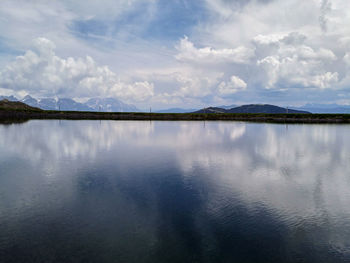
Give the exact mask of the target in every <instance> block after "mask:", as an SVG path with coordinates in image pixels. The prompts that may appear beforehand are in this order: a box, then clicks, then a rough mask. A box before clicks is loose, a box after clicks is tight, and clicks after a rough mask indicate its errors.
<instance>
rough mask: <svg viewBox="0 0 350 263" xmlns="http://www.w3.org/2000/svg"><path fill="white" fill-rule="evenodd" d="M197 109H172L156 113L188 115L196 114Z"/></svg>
mask: <svg viewBox="0 0 350 263" xmlns="http://www.w3.org/2000/svg"><path fill="white" fill-rule="evenodd" d="M194 111H196V109H182V108H171V109H166V110H159V111H155V112H156V113H188V112H194Z"/></svg>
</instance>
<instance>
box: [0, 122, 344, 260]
mask: <svg viewBox="0 0 350 263" xmlns="http://www.w3.org/2000/svg"><path fill="white" fill-rule="evenodd" d="M349 171H350V126H341V125H289V126H288V127H286V126H284V125H274V124H253V123H239V122H147V121H145V122H136V121H121V122H117V121H101V122H99V121H30V122H27V123H25V124H22V125H6V126H5V125H2V126H0V174H1V175H0V234H1V233H2V235H1V236H3V238H0V248H1V247H3V248H5V249H3V250H4V251H5V252H6V253H8V254H11V253H14V252H16V251H17V250H16V246H14V244H13V242H15V241H13V240H19V241H18V242H19V244H17V245H18V246H17V247H19V248H21V250H22V252H23V247H22V246H24V245H23V244H26V243H25V241H26V240H27V241H28V242H29V241H30V240H32V239H33V236H35V235H42V236H41V238H42V240H45V242H44V241H43V244H46V245H47V246H49V247H51V246H55V244H57V243H60V242H62V243H64V242H67V241H66V239H67V238H69V239H70V242H68V244H69V246H68V244H66V245H65V246H63V247H62V248H60V249H61V250H62V253H77V252H72V251H73V248H75V249H76V246H78V244H81V245H82V246H83V247H84V253H85V254H86V255H89V257H92V258H94V255H92V254H91V253H93V252H92V251H97V252H98V251H100V252H101V251H103V253H104V254H105V261H108V259H109V258H119V259H123V257H124V259H127V260H129V261H131V262H132V261H135V262H136V261H138V260H137V258H138V257H139V256H141V257H143V258H144V257H145V255H146V256H147V257H146V258H149V260H150V261H157V260H159V262H161V261H169V259H171V260H173V262H177V260H179V261H183V258H182V257H186V259H188V260H189V261H191V260H192V261H195V260H202V259H203V258H209V259H212V260H208V262H210V261H215V259H216V260H217V259H218V258H220V259H226V260H227V261H230V260H231V261H232V260H245V259H249V260H254V261H255V262H265V261H261V260H260V259H261V258H266V257H267V258H270V261H268V262H279V260H280V259H281V258H279V256H281V255H284V256H286V255H287V256H290V257H291V259H287V261H286V262H295V261H293V260H292V258H294V259H295V258H298V257H301V258H304V259H305V262H313V261H314V260H316V259H317V260H319V259H324V262H346V260H345V259H346V257H349V256H350V249H349V246H350V241H349V240H350V223H349V222H350V206H349V204H350V177H349ZM92 211H93V212H92ZM29 223H30V224H31V227H28V224H29ZM60 228H62V229H64V230H65V231H63V232H62V233H60V231H59V229H60ZM79 229H80V230H79ZM101 233H104V234H103V235H102V234H101ZM73 236H74V238H72V237H73ZM16 238H17V239H16ZM11 240H12V241H11ZM82 240H84V241H82ZM50 242H51V243H50ZM39 243H40V242H39ZM33 246H34V245H33ZM108 246H109V249H108ZM272 246H273V247H274V249H273V251H274V252H271V251H270V250H271V247H272ZM29 247H30V246H29ZM38 247H39V248H38ZM38 247H35V248H33V247H31V251H36V250H40V246H39V245H38ZM10 248H11V249H12V250H11V249H10ZM19 248H18V249H19ZM42 249H43V251H46V252H45V253H46V254H47V255H49V256H52V251H51V252H50V250H47V247H46V250H45V248H44V247H43V248H42ZM60 249H58V250H60ZM70 249H72V251H71V250H70ZM276 249H277V251H276ZM56 250H57V249H56ZM170 250H171V251H172V252H169V251H170ZM0 251H1V249H0ZM9 251H10V252H9ZM28 251H29V249H28ZM28 251H27V252H26V253H29V254H30V253H31V252H28ZM67 251H68V252H67ZM74 251H75V250H74ZM79 251H80V250H79ZM116 251H117V252H116ZM164 251H167V253H165V254H164ZM17 252H18V251H17ZM253 252H254V253H255V254H254V255H255V256H253V255H247V254H249V253H253ZM270 252H271V253H270ZM43 253H44V252H43ZM50 253H51V254H50ZM82 253H83V252H82ZM84 253H83V254H84ZM8 254H7V255H8ZM24 254H25V253H24ZM85 254H84V255H85ZM219 255H220V256H219ZM233 255H234V256H233ZM306 255H308V256H306ZM0 256H1V254H0ZM95 256H96V255H95ZM77 258H79V259H81V258H82V256H81V255H80V254H79V255H77ZM308 258H309V261H307V259H308ZM190 259H191V260H190ZM171 260H170V261H171ZM259 260H260V261H259ZM288 260H289V261H288ZM327 260H330V261H327ZM53 261H54V260H53ZM144 261H145V262H146V261H147V260H146V259H145V260H144ZM223 261H225V260H223ZM319 262H322V261H319Z"/></svg>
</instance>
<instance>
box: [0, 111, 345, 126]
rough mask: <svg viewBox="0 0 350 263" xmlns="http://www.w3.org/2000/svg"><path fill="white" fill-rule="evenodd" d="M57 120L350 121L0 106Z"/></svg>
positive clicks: (25, 116)
mask: <svg viewBox="0 0 350 263" xmlns="http://www.w3.org/2000/svg"><path fill="white" fill-rule="evenodd" d="M34 119H57V120H159V121H205V120H208V121H216V120H220V121H252V122H268V123H350V114H253V113H208V114H206V113H141V112H83V111H44V110H35V111H29V110H0V121H11V120H13V121H16V120H17V121H18V120H34Z"/></svg>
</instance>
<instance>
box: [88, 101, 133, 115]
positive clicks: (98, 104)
mask: <svg viewBox="0 0 350 263" xmlns="http://www.w3.org/2000/svg"><path fill="white" fill-rule="evenodd" d="M85 105H86V106H88V107H89V108H91V109H93V111H104V112H139V111H140V110H139V109H138V108H136V107H135V106H134V105H131V104H126V103H124V102H122V101H120V100H118V99H115V98H104V99H100V98H93V99H89V100H88V101H87V102H86V103H85Z"/></svg>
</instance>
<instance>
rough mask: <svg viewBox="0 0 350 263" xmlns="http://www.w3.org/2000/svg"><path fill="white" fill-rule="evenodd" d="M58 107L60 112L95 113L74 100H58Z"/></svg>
mask: <svg viewBox="0 0 350 263" xmlns="http://www.w3.org/2000/svg"><path fill="white" fill-rule="evenodd" d="M57 105H58V108H59V110H63V111H93V110H92V109H91V108H90V107H89V106H86V105H85V104H83V103H79V102H76V101H75V100H73V99H58V100H57Z"/></svg>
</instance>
